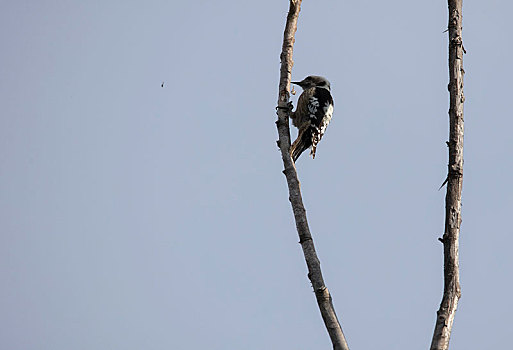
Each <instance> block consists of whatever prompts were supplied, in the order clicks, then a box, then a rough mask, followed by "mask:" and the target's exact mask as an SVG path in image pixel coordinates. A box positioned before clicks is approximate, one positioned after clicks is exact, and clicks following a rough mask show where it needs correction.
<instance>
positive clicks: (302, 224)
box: [276, 0, 349, 350]
mask: <svg viewBox="0 0 513 350" xmlns="http://www.w3.org/2000/svg"><path fill="white" fill-rule="evenodd" d="M300 8H301V0H290V8H289V13H288V15H287V22H286V25H285V32H284V35H283V46H282V52H281V55H280V58H281V68H280V85H279V93H278V107H277V114H278V120H277V121H276V125H277V128H278V135H279V140H278V146H279V147H280V150H281V157H282V160H283V165H284V168H285V170H284V171H283V173H284V174H285V177H286V179H287V184H288V188H289V200H290V203H291V205H292V211H293V213H294V218H295V221H296V228H297V232H298V235H299V243H300V244H301V247H302V249H303V254H304V256H305V260H306V265H307V267H308V278H309V279H310V281H311V283H312V287H313V289H314V292H315V297H316V299H317V304H318V305H319V309H320V311H321V316H322V319H323V320H324V324H325V326H326V329H327V331H328V334H329V336H330V338H331V342H332V344H333V349H335V350H348V349H349V348H348V346H347V342H346V340H345V337H344V334H343V332H342V328H341V326H340V323H339V321H338V318H337V315H336V313H335V309H334V308H333V303H332V299H331V295H330V293H329V291H328V288H326V286H325V285H324V279H323V277H322V273H321V265H320V262H319V259H318V258H317V254H316V252H315V246H314V243H313V239H312V235H311V233H310V229H309V227H308V221H307V218H306V210H305V208H304V206H303V200H302V197H301V190H300V184H299V179H298V176H297V172H296V167H295V165H294V163H293V161H292V159H291V157H290V153H289V150H290V130H289V114H290V109H289V99H290V90H289V86H290V81H291V72H292V66H293V61H292V50H293V46H294V41H295V39H294V35H295V33H296V29H297V19H298V16H299V11H300Z"/></svg>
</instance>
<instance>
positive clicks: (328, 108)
mask: <svg viewBox="0 0 513 350" xmlns="http://www.w3.org/2000/svg"><path fill="white" fill-rule="evenodd" d="M323 111H324V118H322V121H321V137H322V135H324V132H325V131H326V128H327V127H328V124H329V123H330V121H331V116H332V115H333V105H332V104H331V103H329V102H326V104H325V105H324V108H323Z"/></svg>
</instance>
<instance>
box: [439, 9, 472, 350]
mask: <svg viewBox="0 0 513 350" xmlns="http://www.w3.org/2000/svg"><path fill="white" fill-rule="evenodd" d="M448 3H449V27H448V29H449V86H448V87H449V91H450V108H449V124H450V125H449V142H447V145H448V146H449V171H448V174H447V180H446V181H447V194H446V196H445V230H444V235H443V237H442V238H440V241H442V243H443V245H444V294H443V298H442V302H441V303H440V309H439V310H438V312H437V319H436V324H435V331H434V333H433V340H432V342H431V350H446V349H448V348H449V339H450V337H451V330H452V324H453V321H454V315H455V313H456V308H457V306H458V300H459V298H460V296H461V289H460V275H459V256H458V254H459V253H458V250H459V235H460V225H461V189H462V182H463V103H464V101H465V97H464V95H463V75H464V74H465V71H464V70H463V53H464V51H465V49H464V48H463V41H462V37H461V31H462V0H448Z"/></svg>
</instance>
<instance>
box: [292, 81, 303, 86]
mask: <svg viewBox="0 0 513 350" xmlns="http://www.w3.org/2000/svg"><path fill="white" fill-rule="evenodd" d="M290 83H291V84H295V85H300V86H301V82H300V81H291V82H290Z"/></svg>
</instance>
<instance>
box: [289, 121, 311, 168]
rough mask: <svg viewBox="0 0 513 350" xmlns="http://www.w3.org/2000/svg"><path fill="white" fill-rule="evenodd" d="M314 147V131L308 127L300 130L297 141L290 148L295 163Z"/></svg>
mask: <svg viewBox="0 0 513 350" xmlns="http://www.w3.org/2000/svg"><path fill="white" fill-rule="evenodd" d="M311 145H312V129H311V128H310V127H309V126H307V127H305V128H302V129H300V130H299V135H298V136H297V139H296V141H294V143H293V144H292V146H290V155H291V157H292V160H293V161H294V163H295V162H296V160H297V159H298V158H299V156H300V155H301V153H303V152H304V151H306V150H307V149H308V148H309V147H310V146H311Z"/></svg>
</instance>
